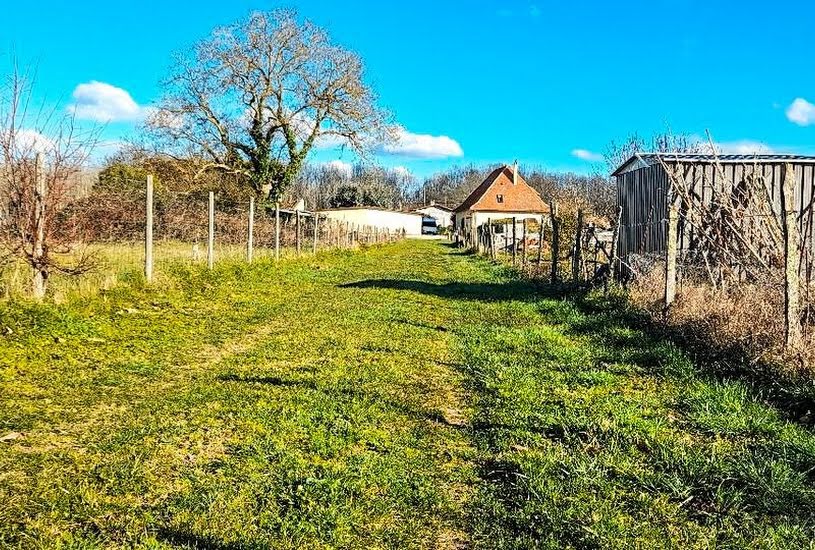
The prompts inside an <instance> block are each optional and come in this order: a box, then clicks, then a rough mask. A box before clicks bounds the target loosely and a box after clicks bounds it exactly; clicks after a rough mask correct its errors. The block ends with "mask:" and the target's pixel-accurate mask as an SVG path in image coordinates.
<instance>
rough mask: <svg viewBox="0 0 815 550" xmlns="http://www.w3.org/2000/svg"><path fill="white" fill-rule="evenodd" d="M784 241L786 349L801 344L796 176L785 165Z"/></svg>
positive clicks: (787, 165)
mask: <svg viewBox="0 0 815 550" xmlns="http://www.w3.org/2000/svg"><path fill="white" fill-rule="evenodd" d="M781 201H782V203H781V214H782V225H783V237H784V313H785V316H784V332H785V337H786V338H785V340H786V346H787V349H792V348H795V347H796V346H797V345H798V344H799V343H800V341H801V337H802V336H801V314H800V311H799V296H798V292H799V284H800V282H799V280H798V268H799V261H800V256H799V253H800V246H801V244H800V239H801V235H800V234H799V232H798V223H797V220H796V217H797V216H796V211H795V173H794V171H793V168H792V165H791V164H785V165H784V189H783V192H782V194H781Z"/></svg>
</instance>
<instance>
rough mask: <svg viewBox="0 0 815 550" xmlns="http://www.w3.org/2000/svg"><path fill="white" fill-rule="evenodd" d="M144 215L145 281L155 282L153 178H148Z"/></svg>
mask: <svg viewBox="0 0 815 550" xmlns="http://www.w3.org/2000/svg"><path fill="white" fill-rule="evenodd" d="M144 206H145V215H144V279H145V280H146V281H147V282H148V283H152V282H153V176H147V198H146V200H145V205H144Z"/></svg>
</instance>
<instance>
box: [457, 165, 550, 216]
mask: <svg viewBox="0 0 815 550" xmlns="http://www.w3.org/2000/svg"><path fill="white" fill-rule="evenodd" d="M513 172H514V168H513V167H512V166H507V165H504V166H502V167H501V168H496V169H495V170H493V171H492V173H490V175H489V176H487V178H486V179H485V180H484V181H483V182H481V184H480V185H479V186H478V187H476V188H475V189H473V192H472V193H470V194H469V196H468V197H467V198H466V199H464V202H462V203H461V204H460V205H458V207H456V208H455V209H454V210H453V211H454V212H464V211H467V210H472V211H482V212H522V213H528V212H534V213H539V212H548V211H549V207H548V206H547V205H546V203H545V202H543V199H542V198H541V196H540V195H539V194H538V192H537V191H535V190H534V189H533V188H532V187H531V186H530V185H529V184H528V183H526V180H524V179H523V177H522V176H521V174H520V173H519V174H518V178H517V182H516V183H513ZM498 195H502V198H503V202H498Z"/></svg>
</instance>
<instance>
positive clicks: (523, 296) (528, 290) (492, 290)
mask: <svg viewBox="0 0 815 550" xmlns="http://www.w3.org/2000/svg"><path fill="white" fill-rule="evenodd" d="M339 287H340V288H373V289H377V288H378V289H389V290H406V291H411V292H418V293H421V294H427V295H430V296H436V297H439V298H447V299H452V300H470V301H482V302H496V301H504V300H516V301H532V300H537V299H540V298H544V297H545V296H544V294H543V293H542V290H541V288H542V287H539V286H538V285H537V284H536V283H533V282H530V281H520V280H518V281H510V282H507V283H461V282H454V283H429V282H426V281H419V280H413V279H366V280H364V281H355V282H353V283H344V284H341V285H339Z"/></svg>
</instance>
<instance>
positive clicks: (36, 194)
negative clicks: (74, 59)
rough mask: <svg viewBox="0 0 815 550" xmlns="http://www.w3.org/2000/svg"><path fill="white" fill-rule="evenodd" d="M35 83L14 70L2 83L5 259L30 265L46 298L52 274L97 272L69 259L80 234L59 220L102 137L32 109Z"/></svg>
mask: <svg viewBox="0 0 815 550" xmlns="http://www.w3.org/2000/svg"><path fill="white" fill-rule="evenodd" d="M31 84H32V79H31V78H29V77H28V75H26V74H24V73H21V72H20V71H19V70H18V69H16V68H15V70H14V72H13V73H12V74H11V75H10V76H8V77H7V78H6V81H5V82H3V83H2V84H0V86H2V87H0V250H1V251H2V255H1V256H0V258H2V261H4V262H6V263H8V262H13V261H20V260H22V261H23V262H25V263H26V264H27V265H29V266H30V267H31V271H32V294H33V296H34V297H35V298H37V299H41V298H43V296H44V295H45V291H46V286H47V282H48V278H49V276H50V275H51V273H52V272H54V271H59V272H62V273H66V274H72V275H76V274H81V273H84V272H86V271H87V270H88V269H90V268H91V267H92V258H91V257H90V256H89V255H87V254H85V253H84V252H82V251H80V252H79V253H78V254H74V255H73V257H72V258H71V259H70V260H69V259H68V258H67V253H68V252H71V251H72V245H73V244H74V237H75V235H72V234H71V233H70V232H69V231H66V230H65V228H64V227H61V226H60V223H59V217H60V214H61V213H62V211H63V209H64V208H65V207H66V206H67V205H68V204H69V202H70V201H71V199H72V198H73V197H74V192H75V188H76V187H77V184H78V183H79V178H78V175H79V172H80V169H81V168H82V166H83V164H84V163H85V161H86V160H87V158H88V155H89V154H90V152H91V150H92V148H93V145H94V144H95V143H96V139H97V137H98V132H97V131H96V130H92V131H90V132H85V133H83V132H80V131H79V130H78V128H77V127H76V126H75V124H74V118H73V116H69V115H63V114H61V113H59V112H57V111H51V112H48V111H46V110H44V109H42V108H34V107H33V106H32V85H31Z"/></svg>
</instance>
